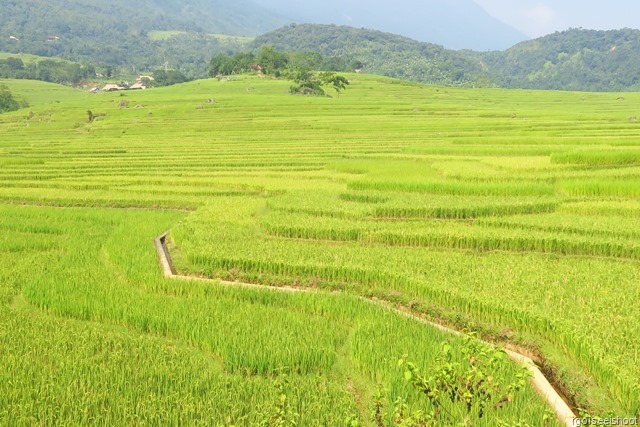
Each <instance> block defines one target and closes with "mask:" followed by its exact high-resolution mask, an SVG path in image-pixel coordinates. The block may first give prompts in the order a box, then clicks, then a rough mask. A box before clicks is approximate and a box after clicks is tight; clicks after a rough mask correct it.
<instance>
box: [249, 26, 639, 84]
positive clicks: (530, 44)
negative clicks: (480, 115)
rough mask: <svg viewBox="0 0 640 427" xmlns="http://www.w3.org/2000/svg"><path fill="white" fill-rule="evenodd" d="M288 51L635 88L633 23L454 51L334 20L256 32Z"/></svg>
mask: <svg viewBox="0 0 640 427" xmlns="http://www.w3.org/2000/svg"><path fill="white" fill-rule="evenodd" d="M263 44H272V45H274V46H275V47H277V48H279V49H283V50H287V51H308V50H317V51H319V52H321V53H323V54H325V55H328V54H333V55H338V56H342V57H345V58H348V59H350V60H359V61H362V62H363V63H364V65H365V67H364V69H365V71H366V72H370V73H374V74H383V75H386V76H390V77H397V78H403V79H407V80H413V81H419V82H427V83H438V84H454V85H466V86H477V85H482V86H500V87H505V88H531V89H559V90H579V91H629V90H640V71H638V70H640V31H639V30H632V29H622V30H612V31H595V30H582V29H572V30H567V31H563V32H557V33H554V34H550V35H548V36H545V37H542V38H539V39H536V40H530V41H526V42H522V43H519V44H517V45H515V46H513V47H512V48H510V49H507V50H505V51H499V52H498V51H495V52H475V51H453V50H448V49H444V48H442V46H438V45H434V44H432V43H422V42H417V41H415V40H411V39H408V38H405V37H400V36H397V35H394V34H388V33H383V32H380V31H372V30H365V29H357V28H351V27H341V26H335V25H312V24H306V25H289V26H287V27H284V28H281V29H278V30H276V31H272V32H270V33H267V34H264V35H262V36H260V37H258V38H257V39H256V40H255V41H254V47H257V46H259V45H263Z"/></svg>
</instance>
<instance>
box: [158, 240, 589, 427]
mask: <svg viewBox="0 0 640 427" xmlns="http://www.w3.org/2000/svg"><path fill="white" fill-rule="evenodd" d="M167 234H168V232H165V233H163V234H161V235H160V236H158V237H156V239H155V240H154V243H155V247H156V251H157V252H158V257H159V260H160V265H161V266H162V271H163V273H164V275H165V277H168V278H172V279H179V280H200V281H206V282H214V283H221V284H223V285H227V286H237V287H244V288H253V289H263V290H270V291H274V292H301V293H328V292H325V291H320V290H316V289H303V288H293V287H275V286H265V285H258V284H254V283H240V282H228V281H224V280H218V279H206V278H201V277H192V276H186V275H181V274H178V273H177V272H176V269H175V267H174V266H173V262H172V261H171V255H170V254H169V249H168V248H167V245H166V237H167ZM359 298H360V299H362V300H363V301H366V302H368V303H370V304H375V305H377V306H379V307H382V308H384V309H386V310H390V311H393V312H394V313H396V314H399V315H401V316H405V317H408V318H410V319H413V320H415V321H416V322H419V323H422V324H424V325H427V326H430V327H433V328H436V329H439V330H441V331H443V332H447V333H450V334H454V335H462V332H460V331H457V330H454V329H451V328H449V327H447V326H444V325H441V324H438V323H434V322H431V321H429V320H426V319H424V318H422V317H419V316H416V315H415V314H413V313H411V312H409V311H405V310H402V309H400V308H398V307H396V306H394V305H392V304H391V303H388V302H385V301H382V300H378V299H371V298H366V297H363V296H359ZM485 344H489V345H492V344H491V343H488V342H485ZM505 352H506V353H507V355H508V356H509V358H510V359H511V360H513V361H514V362H516V363H518V364H525V365H526V366H527V368H528V369H529V371H530V372H531V374H532V378H531V382H532V383H533V385H534V387H535V389H536V391H537V392H538V393H539V394H540V395H541V396H542V397H543V398H544V399H545V400H546V401H547V403H548V404H549V405H550V406H551V407H552V408H553V409H554V412H555V413H556V416H557V417H558V419H559V420H560V421H561V422H562V424H564V425H565V426H567V427H573V426H575V425H576V424H574V422H575V421H574V420H576V419H577V417H576V415H575V414H574V412H573V411H572V409H571V408H570V407H569V405H568V404H567V403H566V402H565V400H564V399H563V398H562V397H561V396H560V394H559V393H558V392H557V391H556V389H555V388H554V387H553V385H552V384H551V383H550V382H549V380H548V379H547V378H546V377H545V376H544V374H543V373H542V371H541V370H540V368H539V367H538V366H537V365H536V364H535V362H534V361H533V360H532V359H531V358H530V357H528V356H525V355H524V354H521V353H520V352H518V351H514V350H509V349H505Z"/></svg>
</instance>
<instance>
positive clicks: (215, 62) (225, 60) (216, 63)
mask: <svg viewBox="0 0 640 427" xmlns="http://www.w3.org/2000/svg"><path fill="white" fill-rule="evenodd" d="M255 62H256V57H255V55H254V54H253V53H250V52H240V53H237V54H235V55H228V54H224V53H222V54H220V55H217V56H214V57H213V58H212V59H211V61H210V62H209V75H210V76H211V77H215V76H218V75H222V76H229V75H232V74H241V73H246V72H248V71H249V70H251V65H252V64H254V63H255Z"/></svg>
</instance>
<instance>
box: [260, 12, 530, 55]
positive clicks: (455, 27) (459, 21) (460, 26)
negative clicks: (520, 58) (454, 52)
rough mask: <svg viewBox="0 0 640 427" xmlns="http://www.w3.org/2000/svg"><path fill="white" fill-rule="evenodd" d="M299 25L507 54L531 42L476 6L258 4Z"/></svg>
mask: <svg viewBox="0 0 640 427" xmlns="http://www.w3.org/2000/svg"><path fill="white" fill-rule="evenodd" d="M254 1H255V2H256V3H259V4H261V5H263V6H264V7H272V8H274V9H275V10H277V11H279V12H281V13H282V14H285V15H286V16H290V17H292V18H293V19H294V21H295V22H297V23H314V24H336V25H348V26H351V27H357V28H361V27H364V28H369V29H376V30H381V31H385V32H390V33H394V34H400V35H403V36H405V37H410V38H412V39H415V40H419V41H423V42H430V43H437V44H441V45H443V46H445V47H447V48H451V49H475V50H480V51H486V50H499V49H506V48H509V47H511V46H513V45H514V44H516V43H518V42H521V41H523V40H526V39H528V37H527V36H526V35H524V34H522V33H521V32H519V31H518V30H516V29H514V28H512V27H510V26H508V25H506V24H504V23H503V22H501V21H499V20H497V19H495V18H493V17H492V16H490V15H489V14H488V13H487V12H486V11H485V10H484V9H483V8H481V7H480V6H478V4H476V2H474V1H473V0H455V1H452V0H421V1H419V2H417V1H415V0H395V1H392V2H390V1H387V0H369V1H367V2H363V1H362V0H305V1H300V0H254Z"/></svg>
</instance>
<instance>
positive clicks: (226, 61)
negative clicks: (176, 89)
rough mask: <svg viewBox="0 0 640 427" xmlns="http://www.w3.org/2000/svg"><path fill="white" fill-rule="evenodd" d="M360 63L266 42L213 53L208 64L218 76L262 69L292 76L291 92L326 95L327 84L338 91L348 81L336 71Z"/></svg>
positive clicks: (261, 70) (357, 65)
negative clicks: (291, 50)
mask: <svg viewBox="0 0 640 427" xmlns="http://www.w3.org/2000/svg"><path fill="white" fill-rule="evenodd" d="M361 66H362V63H360V62H359V61H352V62H351V63H347V62H346V61H343V60H340V59H337V58H332V57H329V58H325V57H324V56H322V55H321V54H320V53H318V52H314V51H308V52H298V53H286V52H282V51H279V50H277V49H275V48H274V47H273V46H269V45H265V46H262V47H261V48H260V50H259V51H258V53H253V52H240V53H237V54H235V55H234V54H220V55H217V56H215V57H213V59H211V62H210V64H209V75H210V76H211V77H215V76H220V75H222V76H228V75H232V74H241V73H247V72H260V73H263V74H270V75H273V76H275V77H284V78H287V79H290V80H293V82H294V83H295V84H294V85H293V86H291V89H290V92H291V93H294V94H302V95H324V94H325V91H324V88H323V87H325V86H330V87H332V88H333V89H334V90H335V91H336V92H337V93H338V94H339V93H340V92H341V91H343V90H344V89H346V87H347V85H348V84H349V81H348V80H347V79H346V78H345V77H343V76H340V75H337V74H336V73H335V71H350V70H352V67H361ZM315 70H323V71H315Z"/></svg>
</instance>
